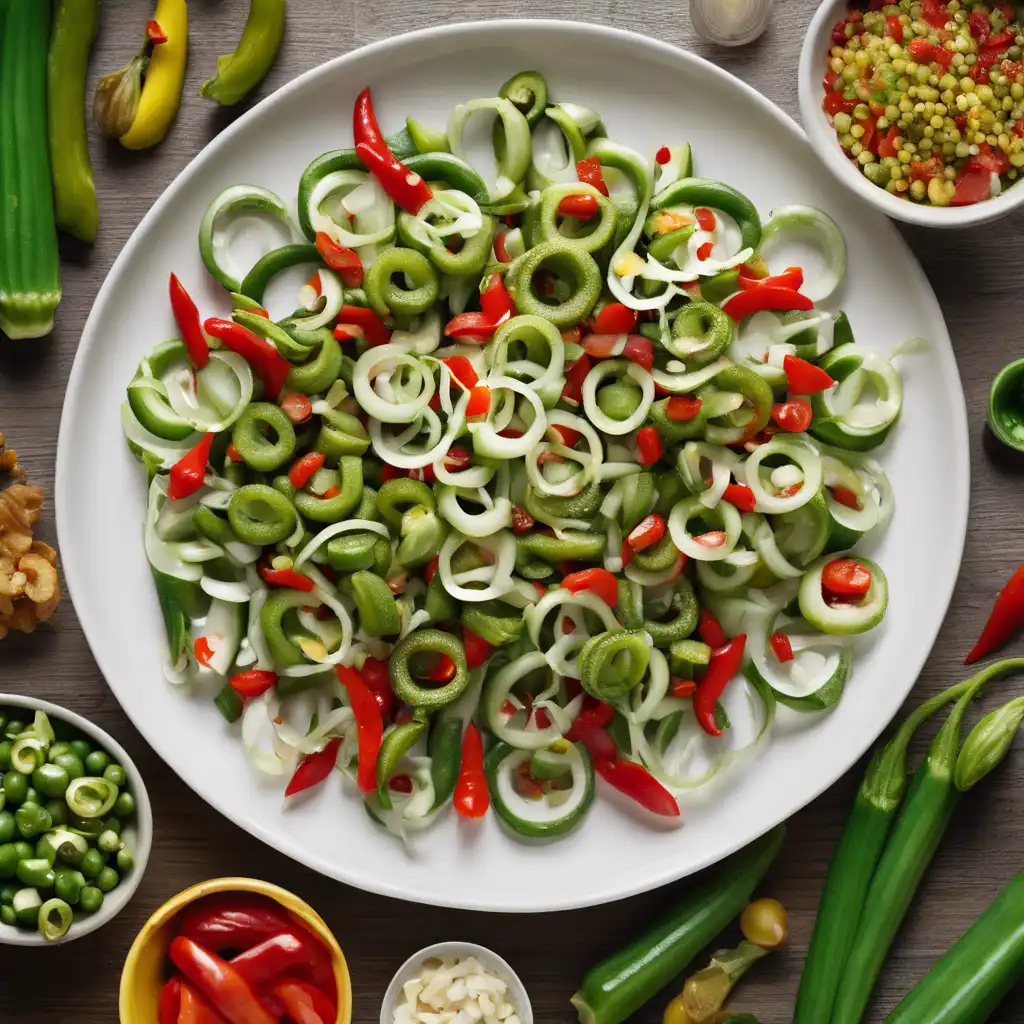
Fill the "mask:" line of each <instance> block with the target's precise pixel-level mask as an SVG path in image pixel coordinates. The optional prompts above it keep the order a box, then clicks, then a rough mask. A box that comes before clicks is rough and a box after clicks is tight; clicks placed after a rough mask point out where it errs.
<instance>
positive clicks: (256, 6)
mask: <svg viewBox="0 0 1024 1024" xmlns="http://www.w3.org/2000/svg"><path fill="white" fill-rule="evenodd" d="M284 16H285V4H284V0H251V3H250V5H249V17H248V18H247V19H246V22H245V28H244V29H243V30H242V38H241V39H240V40H239V42H238V49H237V50H235V52H234V53H232V54H228V55H226V56H224V57H218V58H217V74H216V75H215V76H214V77H213V78H211V79H210V80H209V81H208V82H204V83H203V85H202V88H200V90H199V95H200V96H205V97H206V98H207V99H211V100H216V101H217V102H218V103H219V104H221V106H225V107H230V106H232V105H233V104H235V103H237V102H238V101H239V100H240V99H242V98H243V97H244V96H245V95H247V94H248V93H249V92H250V91H251V90H252V89H254V88H255V87H256V86H257V85H258V84H259V83H260V82H261V81H262V80H263V77H264V76H265V75H266V73H267V72H268V71H269V70H270V68H271V66H272V65H273V63H274V59H275V58H276V57H277V51H278V50H279V49H280V47H281V38H282V36H283V35H284Z"/></svg>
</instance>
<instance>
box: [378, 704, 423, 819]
mask: <svg viewBox="0 0 1024 1024" xmlns="http://www.w3.org/2000/svg"><path fill="white" fill-rule="evenodd" d="M426 727H427V723H426V722H425V721H423V720H421V719H413V720H412V721H411V722H405V723H403V724H402V725H396V726H395V728H394V729H392V730H391V731H390V732H389V733H387V735H385V737H384V741H383V742H382V743H381V745H380V753H379V754H378V755H377V798H378V799H379V800H380V803H381V806H382V807H390V806H391V794H390V793H389V792H388V779H390V778H391V776H392V775H394V774H395V772H396V771H397V770H398V764H399V762H400V761H401V760H402V758H403V757H405V755H406V754H408V753H409V750H410V749H411V748H412V747H413V745H414V744H415V743H416V741H417V740H418V739H419V738H420V736H422V735H423V731H424V730H425V729H426Z"/></svg>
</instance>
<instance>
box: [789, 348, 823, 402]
mask: <svg viewBox="0 0 1024 1024" xmlns="http://www.w3.org/2000/svg"><path fill="white" fill-rule="evenodd" d="M782 369H783V372H784V373H785V374H786V378H787V379H788V381H789V390H790V392H791V393H793V394H797V395H816V394H818V392H820V391H827V390H828V389H829V388H830V387H832V385H833V384H835V381H834V380H833V379H832V378H831V377H830V376H829V375H828V374H827V373H826V372H825V371H824V370H823V369H822V368H821V367H820V366H815V365H814V363H809V362H807V360H806V359H801V358H800V357H799V356H790V355H787V356H785V357H784V358H783V360H782Z"/></svg>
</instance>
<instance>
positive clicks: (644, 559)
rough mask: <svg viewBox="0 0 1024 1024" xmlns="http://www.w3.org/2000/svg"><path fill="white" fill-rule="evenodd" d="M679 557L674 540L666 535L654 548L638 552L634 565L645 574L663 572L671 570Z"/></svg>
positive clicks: (634, 557) (634, 558)
mask: <svg viewBox="0 0 1024 1024" xmlns="http://www.w3.org/2000/svg"><path fill="white" fill-rule="evenodd" d="M678 557H679V552H678V551H677V550H676V546H675V544H673V543H672V538H671V537H670V536H669V535H668V534H667V533H666V534H665V536H664V537H662V538H661V540H659V541H658V542H657V543H656V544H654V545H653V546H652V547H649V548H647V549H646V550H644V551H638V552H637V553H636V554H635V555H634V556H633V561H632V564H633V565H635V566H636V567H637V568H638V569H641V570H643V571H644V572H663V571H665V570H666V569H669V568H671V567H672V566H673V565H674V564H675V561H676V559H677V558H678Z"/></svg>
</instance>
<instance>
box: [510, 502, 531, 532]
mask: <svg viewBox="0 0 1024 1024" xmlns="http://www.w3.org/2000/svg"><path fill="white" fill-rule="evenodd" d="M536 522H537V520H536V519H534V518H533V516H531V515H530V513H529V512H527V511H526V509H525V508H520V507H519V506H518V505H513V506H512V532H513V533H515V534H519V535H521V534H524V533H526V532H527V531H528V530H531V529H533V526H534V524H535V523H536Z"/></svg>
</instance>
